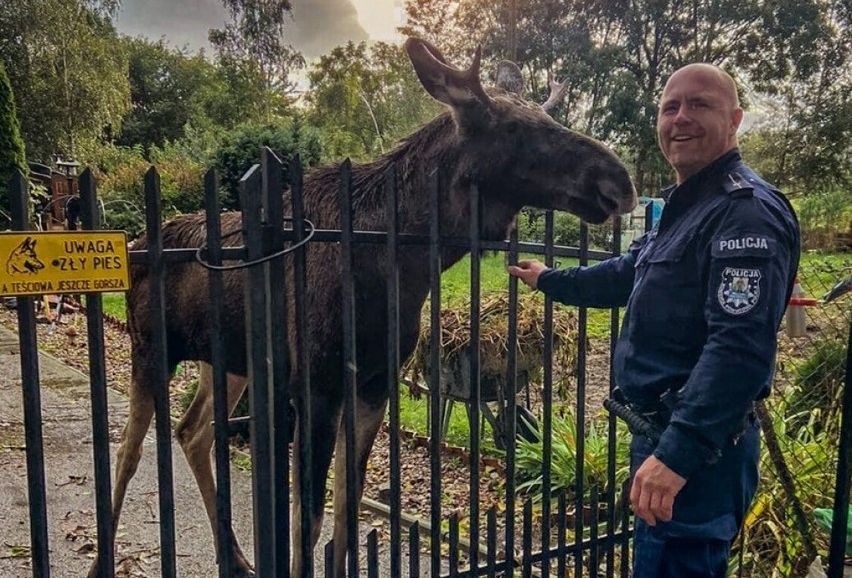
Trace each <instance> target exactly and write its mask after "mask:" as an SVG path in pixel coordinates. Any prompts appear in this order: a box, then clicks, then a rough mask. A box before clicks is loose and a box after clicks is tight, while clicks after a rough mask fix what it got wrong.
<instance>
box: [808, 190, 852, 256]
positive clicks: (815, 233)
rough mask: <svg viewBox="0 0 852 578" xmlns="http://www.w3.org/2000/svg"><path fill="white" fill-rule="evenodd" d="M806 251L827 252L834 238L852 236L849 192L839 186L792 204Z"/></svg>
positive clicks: (850, 197) (815, 193)
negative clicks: (817, 250) (847, 234)
mask: <svg viewBox="0 0 852 578" xmlns="http://www.w3.org/2000/svg"><path fill="white" fill-rule="evenodd" d="M795 207H796V214H797V216H798V217H799V224H800V225H801V229H802V244H803V246H804V248H805V249H830V248H832V247H833V242H834V235H835V234H837V233H850V234H852V192H850V190H849V189H848V188H846V187H842V186H838V187H834V188H830V189H826V190H822V191H814V192H811V193H810V194H809V195H807V196H801V197H799V198H797V199H796V200H795Z"/></svg>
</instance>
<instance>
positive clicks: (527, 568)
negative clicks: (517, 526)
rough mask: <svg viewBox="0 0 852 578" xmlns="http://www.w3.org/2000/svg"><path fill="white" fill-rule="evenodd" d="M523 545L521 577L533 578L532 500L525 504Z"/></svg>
mask: <svg viewBox="0 0 852 578" xmlns="http://www.w3.org/2000/svg"><path fill="white" fill-rule="evenodd" d="M521 543H522V544H523V546H522V550H523V553H522V554H521V558H522V560H523V567H522V569H521V576H523V578H531V577H532V500H527V501H526V502H524V522H523V536H522V537H521Z"/></svg>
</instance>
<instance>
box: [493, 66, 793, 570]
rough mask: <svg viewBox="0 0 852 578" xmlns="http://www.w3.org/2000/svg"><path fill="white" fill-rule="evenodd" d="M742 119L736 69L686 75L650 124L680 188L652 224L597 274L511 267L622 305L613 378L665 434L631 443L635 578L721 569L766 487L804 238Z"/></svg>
mask: <svg viewBox="0 0 852 578" xmlns="http://www.w3.org/2000/svg"><path fill="white" fill-rule="evenodd" d="M742 117H743V111H742V109H741V108H740V106H739V101H738V98H737V90H736V86H735V84H734V81H733V79H732V78H731V77H730V76H729V75H728V74H726V73H725V72H723V71H722V70H720V69H719V68H717V67H715V66H711V65H708V64H691V65H689V66H685V67H683V68H681V69H679V70H678V71H676V72H675V73H674V74H673V75H672V76H671V77H670V78H669V80H668V82H667V83H666V86H665V89H664V90H663V94H662V97H661V100H660V105H659V110H658V118H657V136H658V139H659V145H660V148H661V149H662V152H663V154H664V155H665V157H666V159H667V160H668V162H669V164H671V166H672V168H673V169H674V171H675V174H676V175H677V182H676V184H675V185H673V186H671V187H668V188H667V189H665V190H664V191H663V196H664V197H667V201H668V202H667V203H666V207H665V209H664V210H663V213H662V216H661V218H660V220H659V222H658V223H657V225H656V226H655V227H654V229H652V230H651V231H650V232H649V233H648V234H646V235H645V236H644V237H642V238H640V239H639V240H637V241H635V242H634V243H632V244H631V246H630V247H629V249H628V251H627V252H626V253H625V254H623V255H621V256H619V257H614V258H612V259H609V260H606V261H603V262H601V263H598V264H597V265H594V266H591V267H576V268H571V269H565V270H553V269H548V268H547V267H545V266H544V265H543V264H541V263H539V262H538V261H522V262H520V263H519V264H518V266H516V267H509V273H510V274H511V275H514V276H516V277H519V278H520V279H521V280H522V281H523V282H524V283H526V284H527V285H529V286H530V287H533V288H537V289H539V290H541V291H542V292H544V293H546V294H548V295H550V296H551V297H553V298H554V299H556V300H557V301H561V302H563V303H568V304H572V305H581V306H587V307H615V306H625V305H626V306H627V311H626V315H625V319H624V325H623V327H622V330H621V334H620V336H619V340H618V344H617V346H616V350H615V355H614V361H613V371H614V372H615V380H616V383H617V384H618V386H619V388H620V390H621V392H622V394H623V398H624V400H626V402H627V403H628V404H629V406H630V407H631V408H632V409H633V410H635V411H638V412H641V413H645V414H647V415H649V416H650V418H651V419H652V420H653V421H656V422H657V424H658V425H659V428H660V430H661V431H662V433H661V435H660V437H659V440H658V441H656V442H654V441H651V440H649V439H648V438H647V437H644V436H639V435H634V437H633V440H632V443H631V448H630V459H631V473H632V485H631V491H630V502H631V504H632V506H633V509H634V511H635V513H636V516H637V520H636V525H635V534H634V570H633V571H634V573H633V576H634V578H690V577H722V576H725V572H726V569H727V560H728V556H729V552H730V547H731V543H732V541H733V539H734V537H735V535H736V533H737V530H738V529H739V527H740V524H741V523H742V520H743V517H744V515H745V512H746V510H747V508H748V507H749V504H750V502H751V500H752V498H753V497H754V493H755V489H756V486H757V482H758V472H757V464H758V457H759V436H758V434H759V430H758V424H756V422H755V418H754V414H753V403H754V401H755V400H758V399H761V398H764V397H766V396H767V395H768V394H769V390H770V383H771V378H772V373H773V367H774V362H775V352H776V345H777V344H776V333H777V330H778V327H779V325H780V322H781V318H782V315H783V313H784V309H785V307H786V304H787V301H788V299H789V296H790V292H791V288H792V284H793V277H794V275H795V272H796V268H797V266H798V261H799V230H798V223H797V220H796V217H795V214H794V212H793V209H792V207H790V204H789V203H788V202H787V200H786V198H785V197H784V196H783V195H782V194H781V193H780V192H779V191H778V190H777V189H776V188H775V187H773V186H772V185H771V184H769V183H767V182H766V181H764V180H763V179H761V178H760V177H759V176H758V175H757V174H756V173H755V172H754V171H753V170H752V169H751V168H749V167H748V166H747V165H746V164H745V163H744V162H743V160H742V158H741V156H740V152H739V150H738V148H737V146H738V145H737V129H738V128H739V126H740V122H741V121H742Z"/></svg>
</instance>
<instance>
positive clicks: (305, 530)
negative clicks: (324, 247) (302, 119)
mask: <svg viewBox="0 0 852 578" xmlns="http://www.w3.org/2000/svg"><path fill="white" fill-rule="evenodd" d="M302 191H303V171H302V160H301V158H300V156H299V155H298V154H296V155H293V160H292V162H291V163H290V201H291V203H292V205H293V230H294V233H295V237H296V242H301V241H302V240H303V239H304V238H305V221H304V219H305V212H304V205H303V198H302ZM306 261H307V248H306V247H305V246H301V247H299V248H298V249H296V251H295V254H294V255H293V262H294V263H293V278H294V281H295V285H296V287H295V288H294V289H295V293H294V303H295V311H294V316H295V324H296V344H295V346H296V347H295V349H296V375H297V376H298V382H297V386H298V387H299V393H298V397H297V399H299V400H300V401H299V403H298V411H299V416H298V422H299V424H298V428H299V432H301V433H300V434H299V435H297V436H296V438H295V440H296V441H298V444H295V445H297V446H298V447H296V448H295V449H294V451H295V452H296V455H297V456H298V468H296V472H295V474H296V480H297V486H298V490H299V502H300V508H299V520H298V521H294V523H298V524H299V527H300V536H301V541H300V543H299V544H294V545H293V547H294V548H299V557H300V558H301V560H302V564H303V573H304V575H305V577H306V578H311V577H312V576H313V575H314V557H313V549H312V548H311V540H310V535H311V522H312V515H311V512H313V509H314V507H313V480H312V475H311V472H312V471H313V455H312V450H311V445H312V443H311V432H312V431H313V418H312V416H311V412H312V401H311V398H312V395H311V371H310V367H311V360H310V343H309V342H308V339H309V334H308V318H307V303H306V301H305V299H306V296H307V294H308V278H307V267H306ZM294 499H295V498H294ZM297 578H302V577H301V576H299V577H297Z"/></svg>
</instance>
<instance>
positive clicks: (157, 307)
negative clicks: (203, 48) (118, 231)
mask: <svg viewBox="0 0 852 578" xmlns="http://www.w3.org/2000/svg"><path fill="white" fill-rule="evenodd" d="M161 214H162V199H161V196H160V175H159V174H158V173H157V170H156V169H155V168H154V167H151V168H150V169H148V172H147V173H145V234H146V236H147V239H148V271H149V273H148V283H149V287H148V290H149V293H150V310H149V312H148V314H149V315H150V317H151V329H152V333H153V334H154V335H155V336H156V338H155V339H153V341H152V343H151V365H152V367H153V368H154V370H153V375H155V376H156V379H157V383H155V384H154V415H155V416H156V421H157V426H156V427H157V430H156V431H157V484H158V490H159V504H160V564H161V567H162V576H163V578H173V577H174V576H175V575H176V573H177V570H176V567H175V517H174V511H175V500H174V475H173V472H172V467H173V466H172V435H171V434H172V427H171V415H170V414H169V380H170V379H171V375H170V369H171V368H170V367H169V366H168V355H167V347H166V308H165V305H166V296H165V277H166V275H165V263H164V261H163V233H162V227H161V225H160V217H161Z"/></svg>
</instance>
